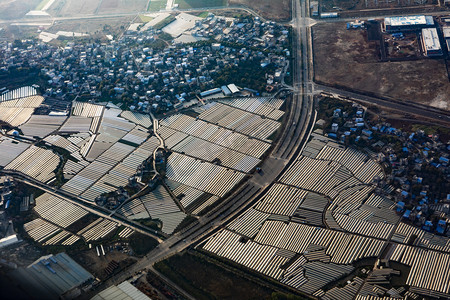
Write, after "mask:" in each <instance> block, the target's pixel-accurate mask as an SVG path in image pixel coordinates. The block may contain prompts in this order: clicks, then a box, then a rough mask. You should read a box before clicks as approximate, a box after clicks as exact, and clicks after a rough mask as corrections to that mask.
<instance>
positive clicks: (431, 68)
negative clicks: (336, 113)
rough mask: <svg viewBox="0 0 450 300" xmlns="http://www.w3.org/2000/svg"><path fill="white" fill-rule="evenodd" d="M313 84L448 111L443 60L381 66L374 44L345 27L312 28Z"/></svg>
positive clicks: (448, 91) (363, 33)
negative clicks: (321, 84)
mask: <svg viewBox="0 0 450 300" xmlns="http://www.w3.org/2000/svg"><path fill="white" fill-rule="evenodd" d="M313 45H314V71H315V80H316V81H318V82H321V83H324V84H327V85H330V86H340V87H345V88H349V89H352V90H355V91H360V92H365V93H369V94H372V95H377V96H384V97H391V98H394V99H398V100H409V101H413V102H416V103H421V104H425V105H431V106H434V107H439V108H442V109H447V110H450V99H449V98H448V95H450V82H449V79H448V76H447V71H446V67H445V62H444V60H443V59H425V58H424V59H420V60H413V61H401V62H380V61H379V50H378V48H377V44H376V43H375V42H368V41H367V33H366V31H362V30H346V26H345V23H329V24H319V25H315V26H314V27H313Z"/></svg>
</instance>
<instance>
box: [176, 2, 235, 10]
mask: <svg viewBox="0 0 450 300" xmlns="http://www.w3.org/2000/svg"><path fill="white" fill-rule="evenodd" d="M175 4H178V8H179V9H189V8H202V7H217V6H226V5H227V0H175Z"/></svg>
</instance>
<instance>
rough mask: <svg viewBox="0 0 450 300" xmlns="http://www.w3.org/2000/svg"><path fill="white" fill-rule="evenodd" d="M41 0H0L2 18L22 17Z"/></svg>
mask: <svg viewBox="0 0 450 300" xmlns="http://www.w3.org/2000/svg"><path fill="white" fill-rule="evenodd" d="M40 2H41V0H0V19H4V20H11V19H20V18H22V17H23V16H25V14H26V13H27V12H29V11H30V10H32V9H34V8H35V7H36V6H37V5H38V4H39V3H40Z"/></svg>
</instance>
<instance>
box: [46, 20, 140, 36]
mask: <svg viewBox="0 0 450 300" xmlns="http://www.w3.org/2000/svg"><path fill="white" fill-rule="evenodd" d="M132 18H133V16H128V17H114V18H102V19H90V20H83V22H80V21H79V20H65V21H61V22H58V23H55V24H54V25H53V26H52V27H50V28H49V29H48V30H49V32H52V33H56V32H58V31H74V32H81V33H86V32H88V33H90V34H91V36H93V37H95V33H102V34H101V36H104V34H111V35H113V36H117V35H119V34H120V33H121V32H123V28H126V27H127V26H128V24H129V23H130V21H131V19H132ZM122 26H123V28H121V27H122Z"/></svg>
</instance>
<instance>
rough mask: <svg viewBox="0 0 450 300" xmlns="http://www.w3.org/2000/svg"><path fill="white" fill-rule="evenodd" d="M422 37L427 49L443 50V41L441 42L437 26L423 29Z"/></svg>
mask: <svg viewBox="0 0 450 300" xmlns="http://www.w3.org/2000/svg"><path fill="white" fill-rule="evenodd" d="M422 39H423V41H424V46H425V47H426V50H427V51H439V50H441V43H440V42H439V36H438V34H437V30H436V28H424V29H422Z"/></svg>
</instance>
